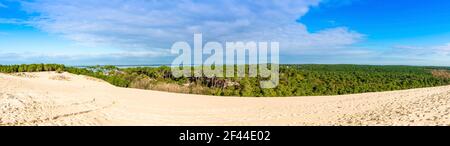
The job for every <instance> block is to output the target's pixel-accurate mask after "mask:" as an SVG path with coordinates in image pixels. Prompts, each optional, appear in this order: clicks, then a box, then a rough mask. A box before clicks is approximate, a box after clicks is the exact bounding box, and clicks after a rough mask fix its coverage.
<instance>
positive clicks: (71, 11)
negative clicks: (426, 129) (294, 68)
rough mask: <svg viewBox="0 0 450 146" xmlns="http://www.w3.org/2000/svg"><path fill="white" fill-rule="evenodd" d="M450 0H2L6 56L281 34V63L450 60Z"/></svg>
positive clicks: (51, 57)
mask: <svg viewBox="0 0 450 146" xmlns="http://www.w3.org/2000/svg"><path fill="white" fill-rule="evenodd" d="M448 8H450V1H443V0H427V1H424V0H422V1H419V0H394V1H392V0H283V1H279V0H214V1H211V0H210V1H207V0H174V1H147V0H96V1H91V0H77V1H72V0H0V64H20V63H64V64H69V65H94V64H166V63H171V61H172V60H173V58H174V57H175V56H174V55H173V54H170V51H169V48H170V47H171V45H172V44H173V43H174V42H176V41H192V39H193V34H194V33H202V34H203V37H204V42H206V41H219V42H225V41H278V42H280V47H281V48H280V54H281V57H280V59H281V63H326V64H340V63H350V64H401V65H439V66H450V19H449V18H450V10H449V9H448Z"/></svg>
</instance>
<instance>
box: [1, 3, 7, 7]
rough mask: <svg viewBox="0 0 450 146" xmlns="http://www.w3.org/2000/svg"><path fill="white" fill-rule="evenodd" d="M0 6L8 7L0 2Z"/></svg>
mask: <svg viewBox="0 0 450 146" xmlns="http://www.w3.org/2000/svg"><path fill="white" fill-rule="evenodd" d="M0 8H8V6H7V5H5V4H3V3H1V2H0Z"/></svg>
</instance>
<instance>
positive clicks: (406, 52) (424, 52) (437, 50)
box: [389, 43, 450, 57]
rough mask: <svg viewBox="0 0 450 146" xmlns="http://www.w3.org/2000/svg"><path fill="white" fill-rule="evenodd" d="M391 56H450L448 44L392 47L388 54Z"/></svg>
mask: <svg viewBox="0 0 450 146" xmlns="http://www.w3.org/2000/svg"><path fill="white" fill-rule="evenodd" d="M389 53H390V54H393V55H401V56H416V57H429V56H450V43H448V44H445V45H436V46H404V45H400V46H394V47H393V50H391V51H390V52H389Z"/></svg>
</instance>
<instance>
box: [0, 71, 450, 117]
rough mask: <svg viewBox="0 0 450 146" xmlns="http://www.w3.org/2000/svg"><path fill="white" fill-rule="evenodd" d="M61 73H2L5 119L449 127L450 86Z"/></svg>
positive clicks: (0, 89)
mask: <svg viewBox="0 0 450 146" xmlns="http://www.w3.org/2000/svg"><path fill="white" fill-rule="evenodd" d="M63 75H64V76H65V77H67V79H63V80H61V78H58V74H56V73H49V72H43V73H29V74H27V76H25V77H24V76H13V75H6V74H0V125H450V86H445V87H435V88H425V89H413V90H405V91H394V92H383V93H367V94H358V95H344V96H322V97H291V98H241V97H213V96H200V95H185V94H174V93H165V92H157V91H146V90H137V89H124V88H117V87H114V86H112V85H109V84H107V83H105V82H102V81H98V80H96V79H92V78H88V77H84V76H77V75H72V74H67V73H64V74H63Z"/></svg>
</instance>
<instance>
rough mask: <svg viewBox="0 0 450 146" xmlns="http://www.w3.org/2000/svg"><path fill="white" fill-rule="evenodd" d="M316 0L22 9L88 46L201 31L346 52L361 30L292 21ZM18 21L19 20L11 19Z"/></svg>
mask: <svg viewBox="0 0 450 146" xmlns="http://www.w3.org/2000/svg"><path fill="white" fill-rule="evenodd" d="M319 4H320V0H283V1H278V0H214V1H206V0H205V1H197V0H171V1H159V0H151V1H149V0H96V1H91V0H76V1H73V0H34V1H22V5H23V7H24V9H25V10H27V11H29V12H35V13H38V14H39V15H38V16H37V17H33V18H32V19H30V20H26V22H27V24H28V23H29V24H31V25H32V26H34V27H37V28H39V29H41V30H44V31H47V32H50V33H54V34H59V35H61V36H63V37H66V38H68V39H70V40H73V41H76V42H79V43H82V44H87V45H114V46H119V47H120V48H125V49H135V48H140V49H147V50H153V48H169V47H170V46H171V44H172V43H173V42H175V41H190V40H192V37H193V34H194V33H203V36H204V39H206V41H222V42H223V41H247V40H252V41H279V42H280V44H281V49H282V50H281V51H282V53H283V52H284V53H298V52H308V51H314V50H319V49H322V50H328V49H331V50H334V51H346V50H345V49H342V48H344V47H343V46H349V45H352V44H355V43H357V42H359V41H361V40H362V39H363V38H364V35H363V34H360V33H358V32H356V31H352V30H350V29H348V28H345V27H337V28H328V29H324V30H322V31H319V32H317V33H311V32H308V30H307V26H305V25H304V24H301V23H298V22H296V20H298V18H300V17H302V16H304V15H305V14H306V13H307V12H308V11H309V9H310V8H311V7H316V6H318V5H319ZM10 23H20V21H10Z"/></svg>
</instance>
